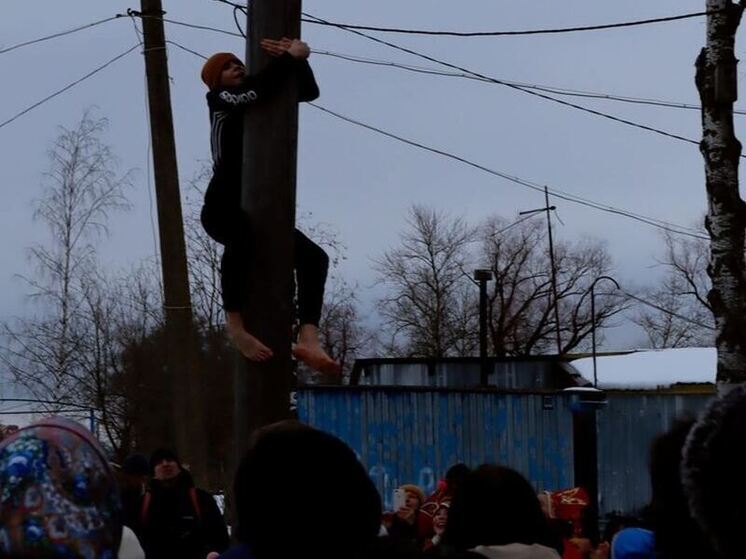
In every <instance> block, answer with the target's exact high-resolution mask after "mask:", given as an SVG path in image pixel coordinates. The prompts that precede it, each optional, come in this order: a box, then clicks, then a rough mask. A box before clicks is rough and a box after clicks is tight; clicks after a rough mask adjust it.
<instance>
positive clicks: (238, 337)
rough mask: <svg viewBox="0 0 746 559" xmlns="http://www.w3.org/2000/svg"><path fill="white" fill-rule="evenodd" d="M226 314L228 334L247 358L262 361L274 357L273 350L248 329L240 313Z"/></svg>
mask: <svg viewBox="0 0 746 559" xmlns="http://www.w3.org/2000/svg"><path fill="white" fill-rule="evenodd" d="M225 315H226V323H225V329H226V331H227V332H228V336H229V337H230V339H231V341H232V342H233V345H234V346H236V349H238V351H240V352H241V353H242V354H243V356H244V357H246V359H248V360H250V361H258V362H262V361H266V360H267V359H269V358H270V357H272V350H271V349H269V348H268V347H267V346H266V345H264V344H263V343H262V342H260V341H259V340H258V339H256V338H255V337H254V336H252V335H251V334H249V333H248V332H247V331H246V329H245V328H244V327H243V321H242V320H241V315H240V314H239V313H236V312H227V313H225Z"/></svg>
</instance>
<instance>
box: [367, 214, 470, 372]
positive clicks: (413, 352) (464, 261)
mask: <svg viewBox="0 0 746 559" xmlns="http://www.w3.org/2000/svg"><path fill="white" fill-rule="evenodd" d="M407 224H408V229H407V230H406V231H404V232H403V233H402V234H401V237H400V239H401V241H400V245H399V246H398V247H397V248H394V249H392V250H389V251H387V252H385V253H384V254H383V256H382V257H381V258H379V259H378V260H377V261H376V269H377V271H378V276H379V281H380V282H381V283H382V284H383V285H385V286H386V287H388V290H389V292H388V294H386V295H384V296H383V297H382V298H381V300H380V301H379V308H380V312H381V315H382V316H383V319H384V325H385V327H386V328H387V329H388V331H389V334H390V336H391V342H390V343H389V347H388V349H389V351H391V352H393V353H394V354H395V355H403V356H408V357H415V356H424V357H449V356H464V355H470V354H471V350H472V346H473V344H469V343H465V338H464V336H465V335H466V336H467V337H473V336H474V335H475V334H474V332H473V330H471V327H470V326H468V327H467V325H471V322H472V321H473V313H474V310H473V309H472V308H470V306H469V305H466V306H465V305H463V303H462V302H463V298H464V294H465V293H466V292H467V291H468V290H470V289H472V287H471V285H470V282H469V280H468V272H467V270H469V269H470V266H469V261H470V254H469V246H470V244H471V242H472V241H473V240H474V230H473V228H471V227H469V225H468V224H467V223H466V222H465V221H464V220H463V219H461V218H451V217H449V216H447V215H445V214H443V213H437V212H435V211H433V210H431V209H428V208H425V207H422V206H413V207H412V208H411V209H410V213H409V218H408V220H407Z"/></svg>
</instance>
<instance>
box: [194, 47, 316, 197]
mask: <svg viewBox="0 0 746 559" xmlns="http://www.w3.org/2000/svg"><path fill="white" fill-rule="evenodd" d="M293 73H294V74H295V76H296V79H297V84H298V100H299V101H313V100H314V99H316V98H317V97H318V96H319V88H318V85H317V84H316V79H315V78H314V75H313V71H312V70H311V67H310V66H309V65H308V62H307V61H306V60H297V59H295V58H293V57H292V56H291V55H289V54H288V53H284V54H283V55H282V56H279V57H277V58H274V59H272V60H271V61H270V62H269V64H268V65H267V67H266V68H265V69H264V70H262V71H261V72H259V73H258V74H256V75H253V76H247V77H246V79H245V80H244V83H243V84H242V85H240V86H238V87H232V88H217V89H213V90H210V92H209V93H208V94H207V105H208V107H209V109H210V128H211V132H210V147H211V150H212V161H213V180H212V181H211V182H210V186H209V187H208V189H207V193H206V194H205V202H206V203H207V204H210V203H211V202H213V201H214V202H217V203H228V204H231V205H233V204H235V205H236V206H237V205H238V204H239V200H240V197H241V166H242V158H243V121H244V113H245V110H246V109H247V108H248V107H253V106H255V105H258V104H260V103H262V102H264V101H266V100H267V99H269V98H271V97H272V96H273V95H274V94H275V93H276V92H277V91H278V89H279V88H280V87H281V85H282V83H283V81H284V80H285V79H286V78H287V77H288V76H289V75H291V74H293Z"/></svg>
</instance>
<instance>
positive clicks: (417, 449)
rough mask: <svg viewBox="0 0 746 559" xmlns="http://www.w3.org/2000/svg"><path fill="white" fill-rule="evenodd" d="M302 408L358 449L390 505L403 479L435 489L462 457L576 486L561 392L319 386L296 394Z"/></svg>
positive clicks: (545, 483)
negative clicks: (505, 466)
mask: <svg viewBox="0 0 746 559" xmlns="http://www.w3.org/2000/svg"><path fill="white" fill-rule="evenodd" d="M549 406H551V407H552V409H544V408H545V407H549ZM298 413H299V416H300V419H301V420H302V421H305V422H307V423H309V424H310V425H313V426H315V427H318V428H319V429H322V430H325V431H328V432H331V433H334V434H336V435H337V436H338V437H340V438H341V439H343V440H344V441H346V442H347V443H348V444H349V445H350V446H351V447H352V448H353V449H354V450H355V452H357V453H358V456H359V457H360V459H361V461H362V462H363V464H365V466H366V467H367V468H368V471H369V473H370V475H371V477H372V478H373V480H374V481H375V482H376V485H377V486H378V489H379V491H380V492H381V495H382V496H383V498H384V501H385V504H386V506H387V508H391V506H392V502H391V500H392V495H393V490H394V489H395V488H396V487H397V486H399V485H400V484H403V483H416V484H417V485H419V486H421V487H422V488H423V489H424V490H425V491H426V492H431V491H433V490H434V489H435V484H436V483H437V481H438V479H439V478H440V477H442V476H443V474H444V473H445V471H446V470H447V469H448V467H450V466H451V465H453V464H455V463H457V462H466V463H467V464H470V465H476V464H480V463H484V462H499V463H501V464H506V465H509V466H511V467H513V468H515V469H517V470H518V471H520V472H522V473H523V474H524V475H526V476H527V477H528V478H529V479H530V480H531V481H532V482H533V483H534V484H535V485H536V487H537V488H538V489H543V488H552V489H553V488H564V487H569V486H570V485H571V484H572V480H573V470H572V440H571V439H572V414H571V412H570V409H569V398H568V397H567V396H565V395H562V394H558V395H543V394H526V393H512V394H505V393H495V392H469V391H452V390H451V391H445V390H441V391H437V390H411V389H404V390H402V389H397V388H372V387H371V388H366V389H354V388H351V389H344V388H337V389H320V388H314V389H305V390H301V391H300V392H299V393H298Z"/></svg>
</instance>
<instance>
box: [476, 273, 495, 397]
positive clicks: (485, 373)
mask: <svg viewBox="0 0 746 559" xmlns="http://www.w3.org/2000/svg"><path fill="white" fill-rule="evenodd" d="M492 277H493V276H492V270H474V280H475V281H476V282H477V283H479V384H481V385H482V386H487V384H488V382H489V367H488V363H487V282H488V281H491V280H492Z"/></svg>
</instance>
